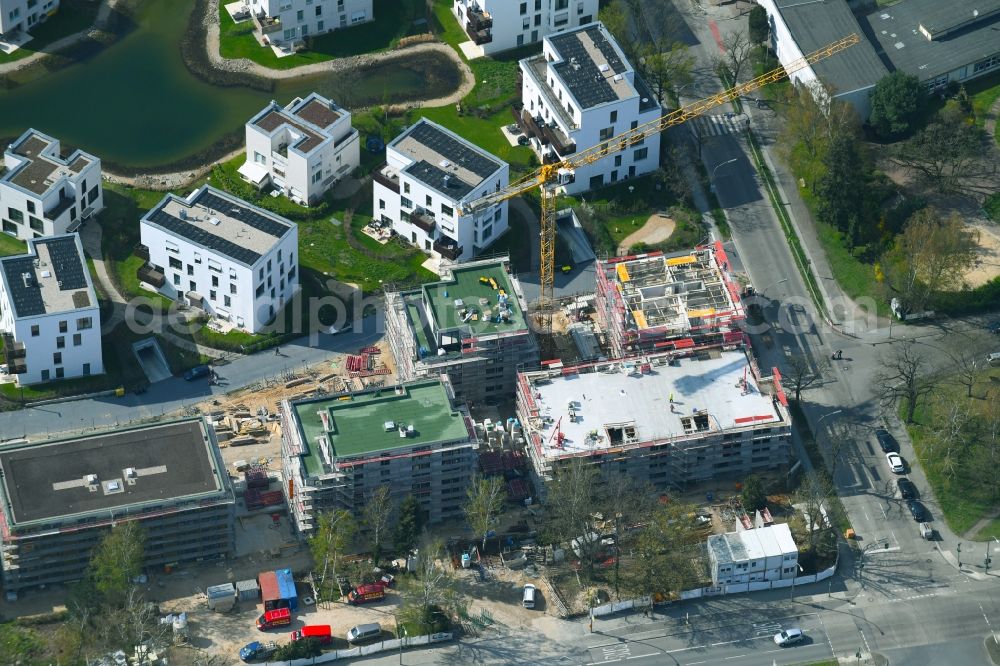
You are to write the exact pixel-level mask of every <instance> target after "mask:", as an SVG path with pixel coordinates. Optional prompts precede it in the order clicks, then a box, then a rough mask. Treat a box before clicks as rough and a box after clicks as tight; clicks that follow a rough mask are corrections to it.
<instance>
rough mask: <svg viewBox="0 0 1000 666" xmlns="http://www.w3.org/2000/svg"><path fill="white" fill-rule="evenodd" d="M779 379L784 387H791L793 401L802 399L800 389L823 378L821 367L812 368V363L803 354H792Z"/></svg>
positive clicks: (804, 388)
mask: <svg viewBox="0 0 1000 666" xmlns="http://www.w3.org/2000/svg"><path fill="white" fill-rule="evenodd" d="M781 379H782V380H783V384H784V385H785V388H788V389H791V391H792V398H793V399H794V400H795V402H799V400H801V399H802V391H804V390H806V389H807V388H809V387H810V386H812V385H813V384H815V383H816V382H818V381H820V380H821V379H823V373H822V369H821V368H819V367H817V368H816V369H813V365H812V363H811V362H810V361H809V359H808V358H807V357H806V356H805V355H803V354H792V355H791V356H789V357H788V365H787V366H786V367H785V372H784V374H782V376H781Z"/></svg>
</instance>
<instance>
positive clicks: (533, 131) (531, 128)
mask: <svg viewBox="0 0 1000 666" xmlns="http://www.w3.org/2000/svg"><path fill="white" fill-rule="evenodd" d="M521 127H523V128H524V133H525V134H526V135H528V136H529V137H537V138H538V140H539V141H541V142H542V143H543V144H546V143H548V142H549V140H548V139H547V138H545V133H544V132H543V130H542V128H541V126H540V125H539V124H538V121H537V120H536V119H535V118H533V117H532V115H531V114H530V113H528V110H527V109H521Z"/></svg>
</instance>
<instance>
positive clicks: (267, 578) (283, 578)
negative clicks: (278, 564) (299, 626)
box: [257, 569, 299, 611]
mask: <svg viewBox="0 0 1000 666" xmlns="http://www.w3.org/2000/svg"><path fill="white" fill-rule="evenodd" d="M257 581H258V582H259V583H260V596H261V599H263V601H264V610H271V609H273V608H290V609H292V610H293V611H294V610H298V607H299V600H298V595H297V594H296V592H295V580H294V579H293V578H292V570H291V569H279V570H277V571H264V572H262V573H261V574H260V575H259V576H257Z"/></svg>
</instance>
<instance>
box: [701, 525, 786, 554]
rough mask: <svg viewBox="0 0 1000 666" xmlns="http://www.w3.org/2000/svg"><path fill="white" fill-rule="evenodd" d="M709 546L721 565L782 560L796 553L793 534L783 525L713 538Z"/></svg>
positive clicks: (741, 531) (710, 539) (710, 538)
mask: <svg viewBox="0 0 1000 666" xmlns="http://www.w3.org/2000/svg"><path fill="white" fill-rule="evenodd" d="M708 546H709V548H711V549H712V551H713V552H714V553H715V559H716V561H717V562H719V563H720V564H728V563H730V562H744V561H747V560H760V559H764V558H767V557H782V556H784V555H786V554H790V553H798V547H797V546H796V545H795V540H794V539H793V538H792V532H791V530H790V529H789V528H788V525H787V524H785V523H776V524H774V525H768V526H766V527H758V528H755V529H752V530H740V531H738V532H727V533H726V534H715V535H712V536H711V537H709V539H708Z"/></svg>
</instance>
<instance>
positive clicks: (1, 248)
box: [0, 233, 28, 257]
mask: <svg viewBox="0 0 1000 666" xmlns="http://www.w3.org/2000/svg"><path fill="white" fill-rule="evenodd" d="M27 251H28V245H27V244H26V243H25V242H24V241H22V240H18V239H16V238H14V237H13V236H11V235H9V234H5V233H0V257H6V256H10V255H12V254H24V253H25V252H27Z"/></svg>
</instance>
